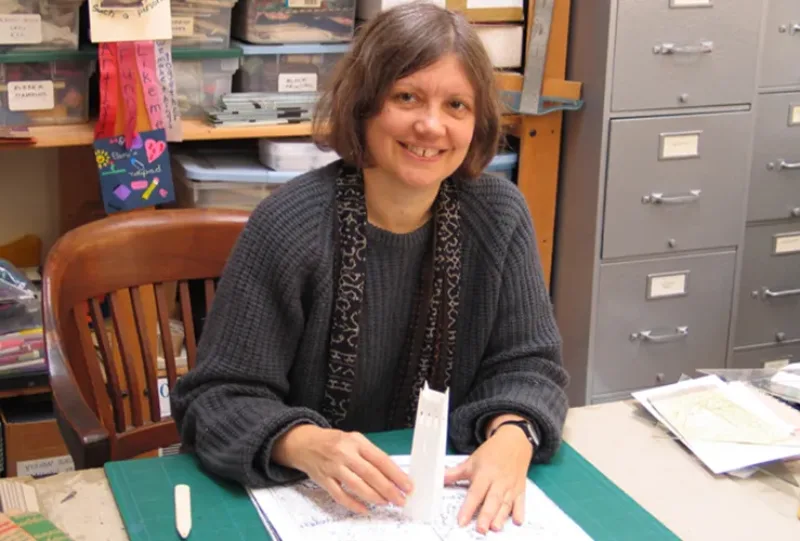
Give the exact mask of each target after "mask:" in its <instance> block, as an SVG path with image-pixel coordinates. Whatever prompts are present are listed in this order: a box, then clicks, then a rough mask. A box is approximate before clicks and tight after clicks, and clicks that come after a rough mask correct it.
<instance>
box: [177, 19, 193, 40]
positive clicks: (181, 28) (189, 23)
mask: <svg viewBox="0 0 800 541" xmlns="http://www.w3.org/2000/svg"><path fill="white" fill-rule="evenodd" d="M192 35H194V17H172V37H173V38H182V37H188V36H192Z"/></svg>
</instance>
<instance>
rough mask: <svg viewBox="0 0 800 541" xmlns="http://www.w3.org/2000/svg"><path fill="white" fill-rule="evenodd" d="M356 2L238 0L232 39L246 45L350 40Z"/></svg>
mask: <svg viewBox="0 0 800 541" xmlns="http://www.w3.org/2000/svg"><path fill="white" fill-rule="evenodd" d="M355 16H356V0H240V1H239V3H238V4H237V5H236V8H235V9H234V11H233V35H234V36H235V37H237V38H239V39H241V40H244V41H247V42H249V43H320V42H343V41H350V40H352V39H353V29H354V27H355Z"/></svg>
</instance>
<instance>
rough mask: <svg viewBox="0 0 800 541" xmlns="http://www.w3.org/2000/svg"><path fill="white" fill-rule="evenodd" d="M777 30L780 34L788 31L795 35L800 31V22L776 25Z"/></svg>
mask: <svg viewBox="0 0 800 541" xmlns="http://www.w3.org/2000/svg"><path fill="white" fill-rule="evenodd" d="M778 31H779V32H780V33H781V34H785V33H786V32H787V31H788V32H789V33H790V34H791V35H795V34H797V33H798V32H800V23H791V24H782V25H780V26H779V27H778Z"/></svg>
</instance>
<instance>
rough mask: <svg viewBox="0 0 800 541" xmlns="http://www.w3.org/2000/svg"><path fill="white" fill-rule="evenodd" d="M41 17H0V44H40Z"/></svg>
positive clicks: (31, 15) (32, 15)
mask: <svg viewBox="0 0 800 541" xmlns="http://www.w3.org/2000/svg"><path fill="white" fill-rule="evenodd" d="M41 42H42V16H41V15H35V14H25V15H0V43H7V44H10V43H28V44H31V43H41Z"/></svg>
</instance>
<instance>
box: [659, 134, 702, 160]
mask: <svg viewBox="0 0 800 541" xmlns="http://www.w3.org/2000/svg"><path fill="white" fill-rule="evenodd" d="M699 155H700V134H699V133H676V134H672V135H670V134H666V133H665V134H661V150H660V157H661V159H662V160H675V159H679V158H694V157H697V156H699Z"/></svg>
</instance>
